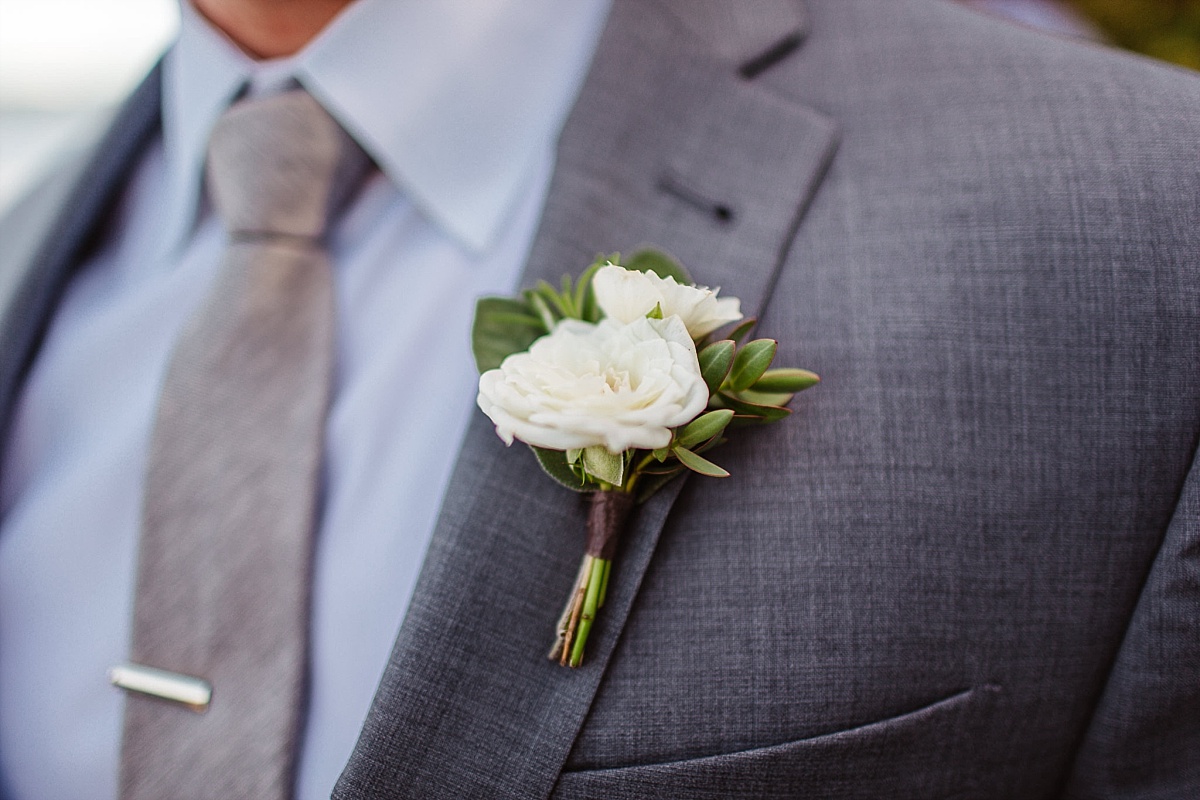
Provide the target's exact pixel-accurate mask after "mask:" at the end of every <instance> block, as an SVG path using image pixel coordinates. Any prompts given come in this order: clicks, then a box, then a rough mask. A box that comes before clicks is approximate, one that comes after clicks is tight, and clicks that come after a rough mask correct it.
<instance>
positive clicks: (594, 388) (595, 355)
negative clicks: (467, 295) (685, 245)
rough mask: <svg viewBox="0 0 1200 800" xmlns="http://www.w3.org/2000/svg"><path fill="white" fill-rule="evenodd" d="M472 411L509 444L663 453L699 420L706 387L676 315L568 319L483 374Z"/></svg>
mask: <svg viewBox="0 0 1200 800" xmlns="http://www.w3.org/2000/svg"><path fill="white" fill-rule="evenodd" d="M477 402H478V403H479V407H480V408H481V409H483V413H485V414H487V415H488V417H490V418H491V420H492V422H494V423H495V424H496V433H498V434H499V435H500V438H502V439H503V440H504V441H505V442H506V443H507V444H512V441H513V439H520V440H521V441H523V442H525V443H526V444H531V445H536V446H538V447H546V448H550V449H553V450H570V449H575V448H584V447H594V446H597V445H603V446H604V447H605V448H607V449H608V451H609V452H610V453H621V452H623V451H625V450H628V449H629V448H641V449H647V450H648V449H653V448H658V447H666V446H667V444H668V443H669V442H670V441H671V430H670V429H671V428H675V427H678V426H680V425H683V424H686V423H688V422H691V421H692V420H693V419H695V418H696V417H697V416H698V415H699V414H700V413H701V412H702V411H704V409H705V407H706V406H707V405H708V387H707V386H706V385H705V383H704V379H703V378H702V377H701V375H700V364H699V362H698V361H697V360H696V346H695V345H694V344H693V343H692V339H691V336H689V335H688V331H687V329H686V327H685V326H684V324H683V320H681V319H680V318H679V317H677V316H671V317H668V318H666V319H646V318H645V317H639V318H637V319H635V320H634V321H633V322H631V323H630V324H628V325H624V324H622V323H620V322H618V321H617V320H612V319H606V320H603V321H601V322H600V323H598V324H596V325H592V324H590V323H587V322H580V321H578V320H571V319H568V320H563V321H562V322H560V323H559V324H558V325H557V326H555V328H554V330H553V331H552V332H551V333H550V334H548V335H546V336H543V337H542V338H540V339H538V340H537V341H536V342H534V343H533V345H532V346H531V347H530V348H529V350H527V351H526V352H523V353H515V354H513V355H511V356H509V357H508V358H506V359H504V362H503V363H501V364H500V367H499V369H493V370H488V371H487V372H485V373H483V375H481V376H480V377H479V397H478V398H477Z"/></svg>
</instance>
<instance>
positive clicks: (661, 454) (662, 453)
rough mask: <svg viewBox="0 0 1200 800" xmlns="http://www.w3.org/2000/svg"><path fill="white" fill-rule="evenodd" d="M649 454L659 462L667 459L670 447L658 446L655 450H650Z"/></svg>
mask: <svg viewBox="0 0 1200 800" xmlns="http://www.w3.org/2000/svg"><path fill="white" fill-rule="evenodd" d="M650 455H652V456H654V460H655V461H657V462H658V463H660V464H661V463H662V462H664V461H666V460H667V456H669V455H671V448H669V447H660V448H658V449H657V450H651V451H650Z"/></svg>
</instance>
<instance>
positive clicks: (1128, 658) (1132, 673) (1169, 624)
mask: <svg viewBox="0 0 1200 800" xmlns="http://www.w3.org/2000/svg"><path fill="white" fill-rule="evenodd" d="M1065 797H1067V798H1072V799H1074V798H1080V799H1082V798H1088V799H1089V800H1091V799H1093V798H1106V799H1107V798H1113V799H1114V800H1118V799H1119V800H1127V799H1128V800H1134V798H1136V799H1137V800H1151V799H1152V798H1153V799H1154V800H1158V798H1162V800H1167V799H1168V798H1171V799H1172V800H1178V798H1183V797H1200V454H1197V455H1196V456H1193V462H1192V467H1191V471H1190V474H1189V475H1188V478H1187V480H1186V481H1185V483H1184V487H1183V491H1182V493H1181V494H1180V498H1179V502H1178V503H1177V505H1176V508H1175V514H1174V516H1173V517H1172V520H1171V523H1170V525H1169V526H1168V528H1167V533H1166V536H1165V538H1164V540H1163V543H1162V546H1161V547H1160V549H1159V552H1158V556H1157V558H1156V559H1155V561H1154V564H1153V566H1152V567H1151V569H1150V574H1149V576H1148V578H1147V580H1146V585H1145V586H1144V587H1143V589H1142V594H1141V597H1140V598H1139V600H1138V604H1137V606H1136V608H1135V609H1134V613H1133V617H1132V618H1131V619H1130V623H1129V628H1128V630H1127V631H1126V634H1125V638H1124V641H1123V642H1122V644H1121V647H1120V650H1119V651H1118V653H1117V658H1116V661H1115V662H1114V663H1113V668H1112V672H1111V674H1110V675H1109V678H1108V682H1107V684H1106V685H1105V688H1104V690H1103V692H1102V694H1101V695H1100V699H1099V702H1098V704H1097V706H1096V710H1095V712H1094V714H1093V716H1092V719H1091V722H1090V724H1089V726H1088V729H1087V732H1086V734H1085V736H1084V738H1083V741H1082V743H1081V745H1080V747H1079V749H1078V751H1077V753H1076V757H1075V763H1074V766H1073V768H1072V771H1071V777H1070V779H1069V780H1068V783H1067V789H1066V793H1065Z"/></svg>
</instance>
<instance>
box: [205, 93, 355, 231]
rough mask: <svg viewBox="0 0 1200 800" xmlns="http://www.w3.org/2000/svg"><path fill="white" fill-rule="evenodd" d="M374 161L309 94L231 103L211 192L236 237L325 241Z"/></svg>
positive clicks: (211, 152) (212, 148)
mask: <svg viewBox="0 0 1200 800" xmlns="http://www.w3.org/2000/svg"><path fill="white" fill-rule="evenodd" d="M369 163H370V160H369V159H368V157H367V155H366V154H365V153H364V152H363V151H362V150H361V149H360V148H359V147H358V145H357V144H355V143H354V140H353V139H351V138H350V137H349V135H347V134H346V132H345V131H344V130H342V128H341V126H340V125H338V124H337V122H335V121H334V119H333V118H332V117H330V116H329V114H328V113H326V111H325V109H323V108H321V105H320V104H319V103H318V102H317V101H316V100H314V99H313V98H312V96H311V95H309V94H308V93H307V92H305V91H302V90H295V91H290V92H286V93H283V94H277V95H272V96H269V97H264V98H258V99H253V100H244V101H241V102H238V103H235V104H234V105H232V106H230V107H229V109H228V110H226V112H225V113H224V114H223V115H222V116H221V119H220V120H218V121H217V124H216V126H215V127H214V128H213V132H212V136H211V137H210V139H209V143H208V185H209V194H210V197H211V198H212V201H213V205H214V207H215V208H216V211H217V213H218V214H219V215H220V216H221V218H222V219H223V220H224V222H225V227H226V228H227V229H228V231H229V233H230V235H231V236H238V235H251V236H258V235H280V236H292V237H300V238H306V239H319V238H321V237H322V236H323V235H324V233H325V229H326V226H327V225H328V222H329V218H330V216H331V214H332V213H333V212H334V211H335V210H336V207H337V206H338V205H339V204H340V203H341V202H342V201H343V200H344V199H345V195H346V194H347V193H348V191H349V190H350V189H352V188H353V186H354V184H355V183H357V179H359V178H361V177H362V175H363V174H364V172H365V170H366V168H367V166H368V164H369Z"/></svg>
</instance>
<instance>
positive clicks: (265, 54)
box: [190, 0, 352, 59]
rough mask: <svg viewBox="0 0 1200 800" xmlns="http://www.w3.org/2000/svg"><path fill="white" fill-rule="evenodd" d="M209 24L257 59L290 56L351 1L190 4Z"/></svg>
mask: <svg viewBox="0 0 1200 800" xmlns="http://www.w3.org/2000/svg"><path fill="white" fill-rule="evenodd" d="M190 2H191V3H192V5H193V6H194V7H195V8H196V10H197V11H199V12H200V13H201V14H203V15H204V16H205V17H206V18H207V19H208V21H209V22H211V23H212V24H213V25H214V26H216V27H217V28H219V29H220V30H221V31H223V32H224V33H225V35H226V36H228V37H229V38H230V39H232V40H233V41H234V42H235V43H236V44H237V45H238V47H240V48H242V50H244V51H245V52H246V53H247V54H248V55H250V56H251V57H253V58H256V59H268V58H282V57H284V56H290V55H292V54H293V53H295V52H297V51H299V50H300V49H301V48H302V47H304V45H306V44H308V43H309V42H310V41H311V40H312V39H313V38H314V37H315V36H316V35H317V34H318V33H320V32H321V31H322V29H324V27H325V26H326V25H328V24H329V22H330V20H332V19H333V18H334V17H336V16H337V15H338V13H339V12H341V11H342V9H344V8H345V7H346V6H348V5H350V3H351V2H352V0H190Z"/></svg>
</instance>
